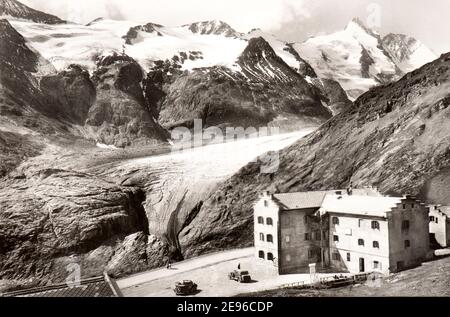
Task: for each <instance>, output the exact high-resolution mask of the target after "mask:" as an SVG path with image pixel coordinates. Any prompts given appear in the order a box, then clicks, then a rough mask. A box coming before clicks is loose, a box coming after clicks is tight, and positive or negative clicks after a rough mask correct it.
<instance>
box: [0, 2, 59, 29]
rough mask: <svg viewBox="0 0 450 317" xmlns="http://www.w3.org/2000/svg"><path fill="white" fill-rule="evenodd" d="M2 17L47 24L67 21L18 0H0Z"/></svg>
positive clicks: (0, 14) (0, 15)
mask: <svg viewBox="0 0 450 317" xmlns="http://www.w3.org/2000/svg"><path fill="white" fill-rule="evenodd" d="M0 17H4V18H7V19H8V18H15V19H22V20H27V21H33V22H36V23H46V24H60V23H65V21H63V20H61V19H60V18H58V17H56V16H54V15H51V14H47V13H44V12H41V11H38V10H35V9H32V8H30V7H28V6H26V5H24V4H23V3H20V2H19V1H16V0H0Z"/></svg>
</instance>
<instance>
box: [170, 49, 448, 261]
mask: <svg viewBox="0 0 450 317" xmlns="http://www.w3.org/2000/svg"><path fill="white" fill-rule="evenodd" d="M449 88H450V53H449V54H446V55H443V56H441V57H440V58H439V59H438V60H436V61H434V62H432V63H430V64H427V65H425V66H423V67H422V68H421V69H419V70H416V71H414V72H412V73H409V74H407V75H406V76H405V77H403V78H402V79H401V80H400V81H398V82H396V83H393V84H389V85H385V86H381V87H379V88H375V89H372V90H371V91H369V92H368V93H366V94H364V95H363V96H361V97H360V98H359V99H358V100H357V101H356V103H355V107H354V108H352V109H350V110H348V111H345V112H344V113H342V114H340V115H337V116H336V117H334V118H333V119H331V120H330V121H329V122H327V123H326V124H324V125H323V126H322V127H321V128H320V129H318V130H317V131H316V132H315V133H313V134H312V135H310V136H308V137H307V138H305V139H303V140H301V141H299V142H298V143H296V144H295V145H293V146H291V147H289V148H287V149H285V150H283V151H281V153H280V164H279V170H278V171H277V172H276V173H274V174H271V175H267V174H260V163H251V164H249V165H248V166H247V167H245V168H243V169H242V170H241V171H240V172H239V173H238V174H236V175H235V176H233V177H232V178H231V179H230V180H229V181H227V182H225V183H224V184H223V185H222V186H221V188H220V189H219V190H218V191H216V192H215V193H214V194H213V195H212V196H211V197H210V198H209V199H208V200H207V201H205V202H204V203H203V205H202V208H200V210H199V211H197V212H196V217H195V218H193V219H192V220H191V222H190V223H189V224H187V225H186V227H185V228H184V229H183V230H181V231H180V234H179V241H180V248H181V250H182V253H183V255H184V256H185V257H187V256H195V255H198V254H201V253H203V252H208V251H211V250H215V249H220V248H223V247H234V246H243V245H251V243H252V239H253V229H252V221H253V218H252V212H251V208H252V203H253V202H254V200H255V198H256V197H257V195H258V193H259V192H261V191H262V190H266V189H271V190H275V189H276V190H281V191H283V192H284V191H287V192H289V191H298V190H318V189H330V188H341V187H345V186H347V185H348V184H349V182H351V181H353V183H354V185H355V186H364V185H372V186H376V187H378V188H379V189H380V190H381V191H382V192H383V193H386V194H395V195H401V194H404V193H409V194H413V195H419V197H421V198H422V199H426V200H428V201H430V202H434V203H441V204H449V203H450V196H449V193H448V188H449V186H450V182H449V177H448V171H449V165H450V137H449V136H450V130H449V129H450V126H449V125H448V119H449V116H450V112H449V111H450V110H449V109H450V107H449V105H450V95H449V91H450V90H449ZM445 188H447V190H445Z"/></svg>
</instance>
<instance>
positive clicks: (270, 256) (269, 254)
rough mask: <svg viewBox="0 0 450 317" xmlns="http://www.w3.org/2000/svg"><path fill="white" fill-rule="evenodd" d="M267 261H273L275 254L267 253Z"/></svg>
mask: <svg viewBox="0 0 450 317" xmlns="http://www.w3.org/2000/svg"><path fill="white" fill-rule="evenodd" d="M267 260H269V261H273V254H272V253H267Z"/></svg>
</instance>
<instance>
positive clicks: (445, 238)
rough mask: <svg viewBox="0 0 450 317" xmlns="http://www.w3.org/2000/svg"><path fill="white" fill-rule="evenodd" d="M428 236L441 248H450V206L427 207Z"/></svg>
mask: <svg viewBox="0 0 450 317" xmlns="http://www.w3.org/2000/svg"><path fill="white" fill-rule="evenodd" d="M428 208H429V219H430V235H431V239H432V240H433V239H435V240H436V242H437V243H438V244H439V246H440V247H441V248H447V247H449V246H450V218H449V217H450V206H445V207H444V206H429V207H428Z"/></svg>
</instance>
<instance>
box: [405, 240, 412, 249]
mask: <svg viewBox="0 0 450 317" xmlns="http://www.w3.org/2000/svg"><path fill="white" fill-rule="evenodd" d="M410 246H411V242H410V241H409V240H405V249H408V248H409V247H410Z"/></svg>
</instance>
